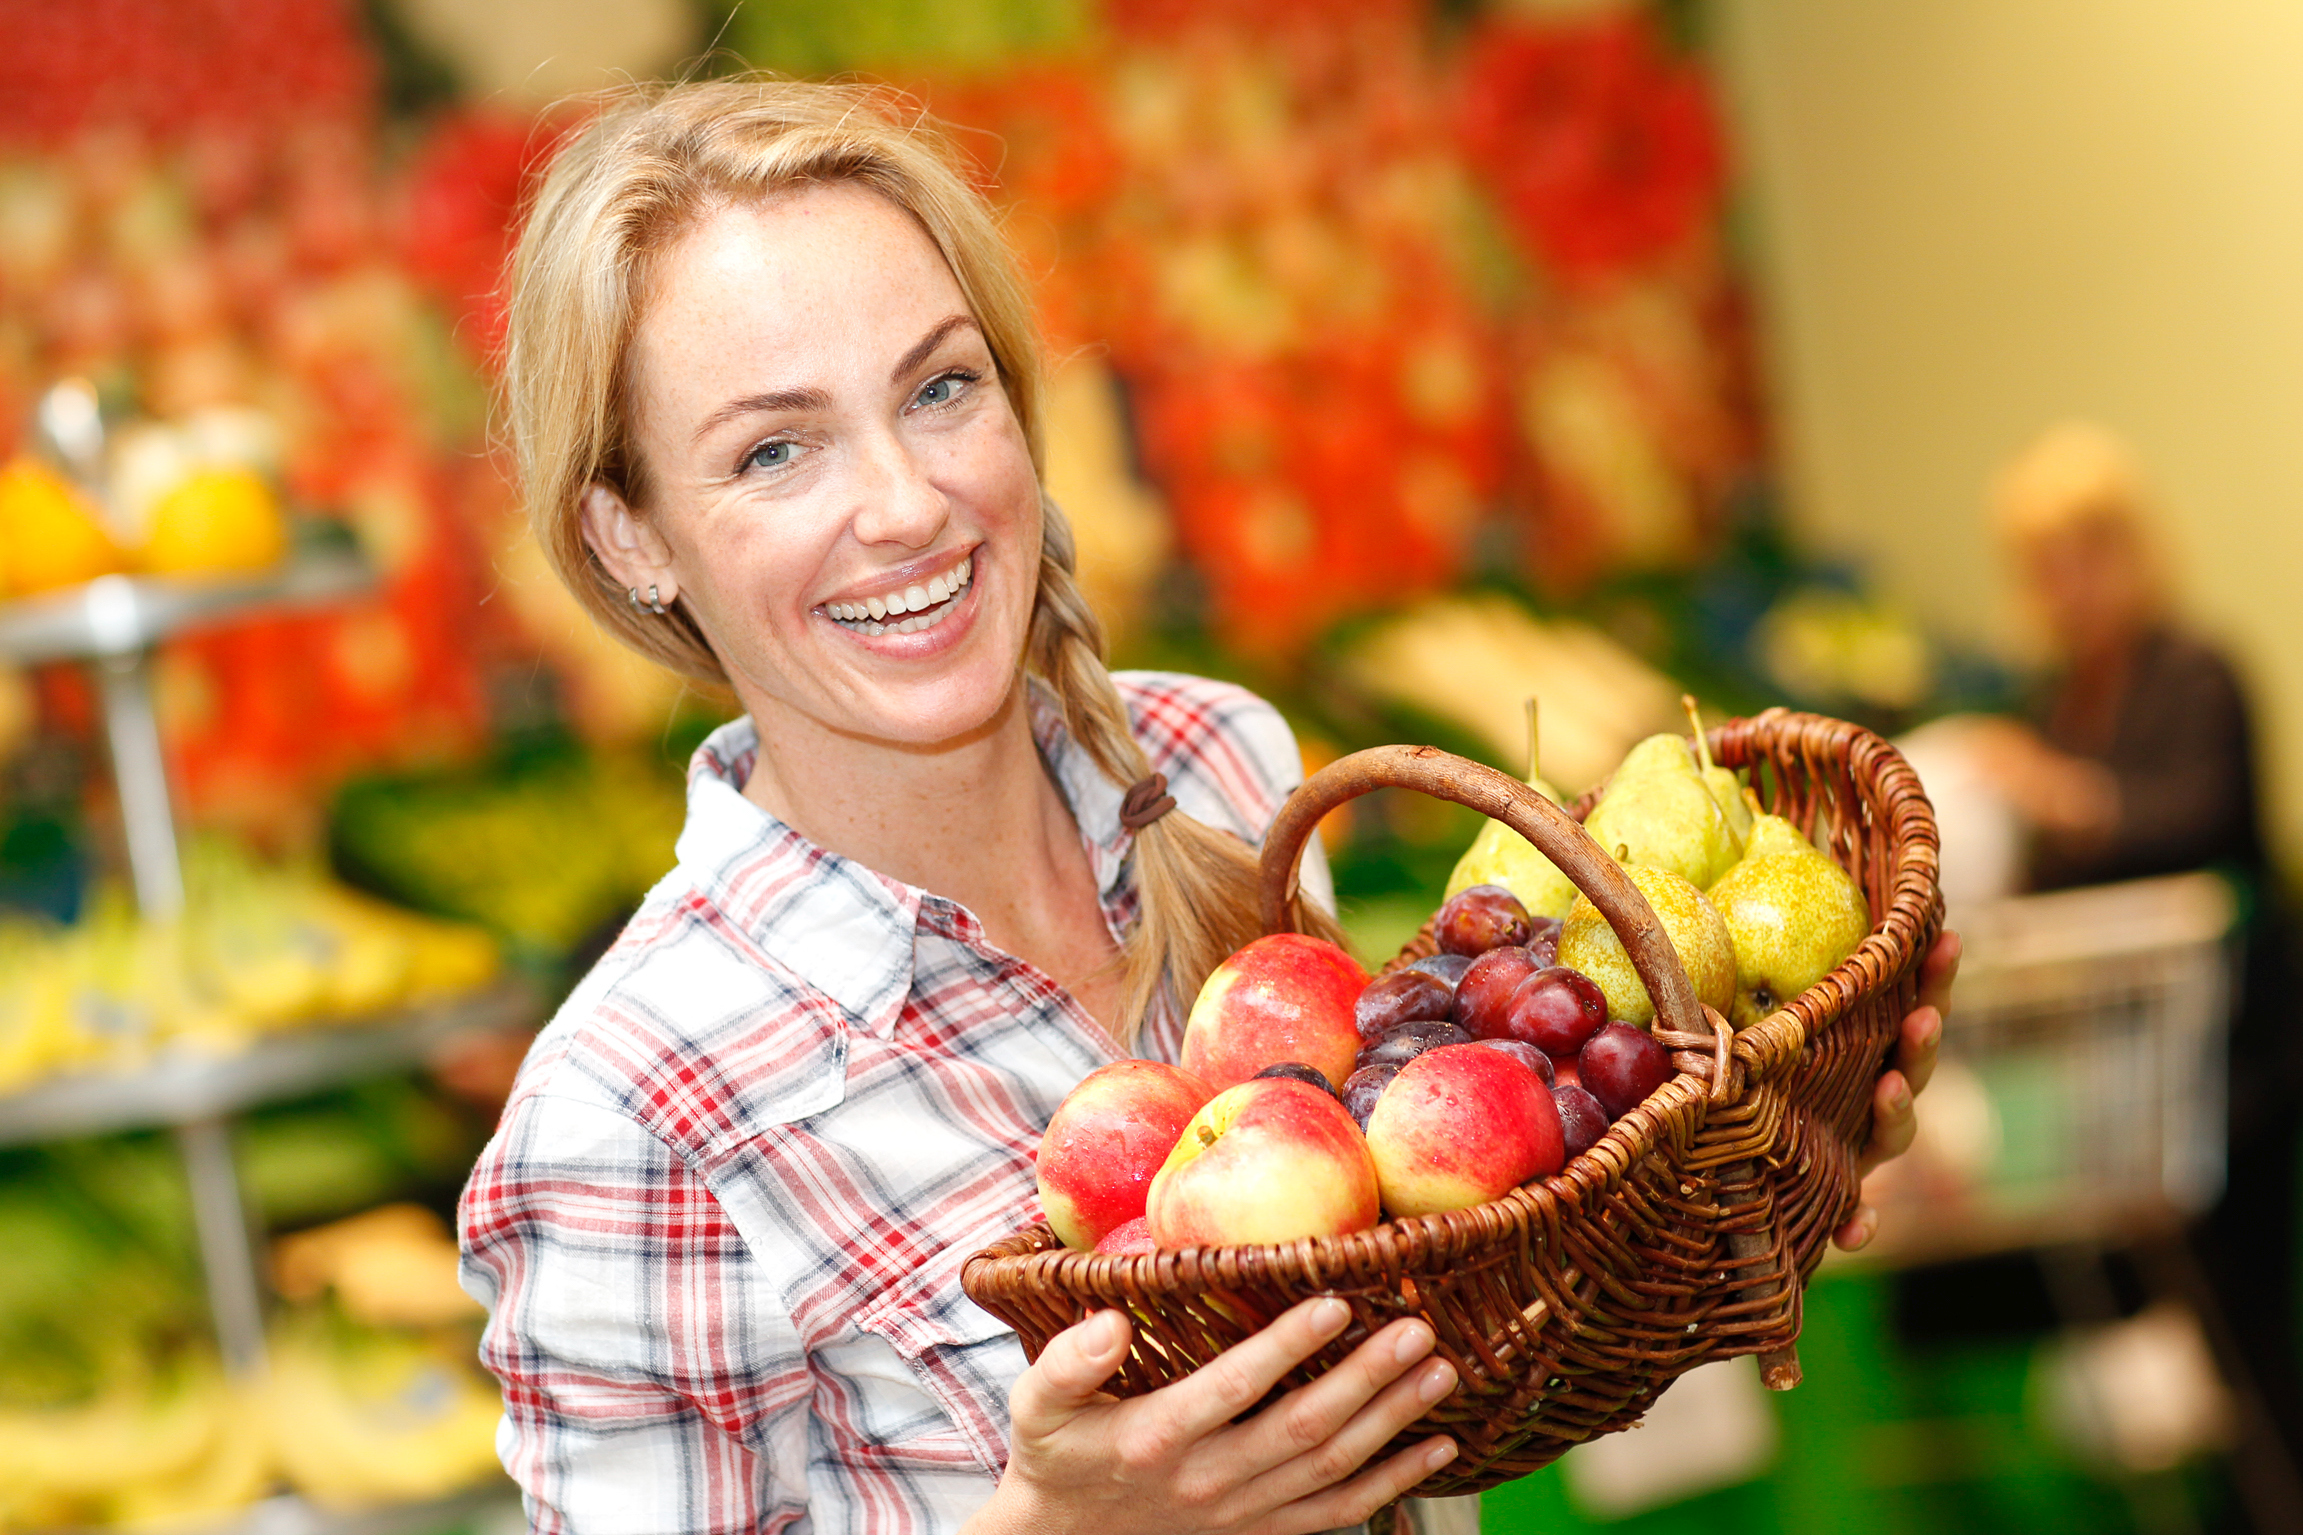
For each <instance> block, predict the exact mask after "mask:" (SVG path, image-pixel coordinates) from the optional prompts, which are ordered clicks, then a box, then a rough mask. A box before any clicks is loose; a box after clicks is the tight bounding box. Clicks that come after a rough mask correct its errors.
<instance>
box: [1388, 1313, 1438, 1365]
mask: <svg viewBox="0 0 2303 1535" xmlns="http://www.w3.org/2000/svg"><path fill="white" fill-rule="evenodd" d="M1431 1341H1432V1340H1431V1329H1430V1328H1428V1327H1425V1326H1424V1325H1422V1324H1421V1323H1418V1324H1416V1325H1415V1326H1413V1327H1403V1328H1401V1329H1400V1333H1399V1341H1398V1342H1397V1343H1394V1344H1393V1345H1392V1346H1391V1356H1392V1358H1394V1359H1396V1360H1398V1361H1399V1362H1400V1363H1401V1364H1407V1363H1409V1362H1411V1361H1413V1360H1417V1359H1421V1358H1422V1357H1423V1356H1424V1355H1426V1354H1428V1353H1430V1352H1431Z"/></svg>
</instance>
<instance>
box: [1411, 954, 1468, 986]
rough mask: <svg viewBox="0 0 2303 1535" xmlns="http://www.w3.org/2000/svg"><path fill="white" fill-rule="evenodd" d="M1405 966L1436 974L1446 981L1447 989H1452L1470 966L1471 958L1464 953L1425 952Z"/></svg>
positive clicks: (1424, 972)
mask: <svg viewBox="0 0 2303 1535" xmlns="http://www.w3.org/2000/svg"><path fill="white" fill-rule="evenodd" d="M1407 968H1408V969H1410V970H1417V971H1421V972H1422V973H1423V974H1425V975H1432V976H1437V977H1439V979H1441V980H1442V981H1445V982H1446V983H1447V989H1448V990H1449V991H1453V990H1455V985H1456V982H1458V981H1460V980H1462V979H1463V973H1464V972H1465V971H1466V970H1469V969H1470V968H1471V958H1470V956H1469V955H1464V954H1426V955H1425V956H1424V957H1423V958H1421V959H1419V960H1417V961H1415V962H1414V963H1413V964H1411V965H1409V966H1408V967H1407Z"/></svg>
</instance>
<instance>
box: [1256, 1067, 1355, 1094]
mask: <svg viewBox="0 0 2303 1535" xmlns="http://www.w3.org/2000/svg"><path fill="white" fill-rule="evenodd" d="M1256 1075H1257V1076H1259V1077H1286V1078H1288V1079H1289V1080H1291V1081H1295V1082H1309V1083H1310V1084H1311V1085H1312V1086H1314V1087H1316V1088H1318V1089H1319V1090H1320V1091H1321V1092H1323V1093H1325V1094H1327V1095H1328V1096H1329V1097H1330V1098H1333V1097H1334V1096H1335V1084H1334V1083H1333V1082H1330V1081H1329V1080H1328V1079H1327V1073H1326V1072H1324V1071H1322V1070H1320V1069H1319V1068H1318V1067H1317V1066H1306V1065H1305V1064H1304V1063H1303V1062H1301V1061H1275V1062H1273V1063H1272V1064H1271V1065H1269V1066H1266V1067H1265V1068H1264V1069H1263V1070H1261V1071H1259V1072H1257V1073H1256Z"/></svg>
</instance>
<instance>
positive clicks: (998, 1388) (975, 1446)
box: [855, 1244, 1024, 1476]
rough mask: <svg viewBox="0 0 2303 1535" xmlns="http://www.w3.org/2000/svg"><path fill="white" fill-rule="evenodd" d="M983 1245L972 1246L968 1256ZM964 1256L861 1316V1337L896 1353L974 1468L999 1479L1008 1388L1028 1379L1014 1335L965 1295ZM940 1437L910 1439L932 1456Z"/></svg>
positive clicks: (922, 1274) (920, 1274) (899, 1288)
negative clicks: (933, 1440)
mask: <svg viewBox="0 0 2303 1535" xmlns="http://www.w3.org/2000/svg"><path fill="white" fill-rule="evenodd" d="M977 1245H979V1244H967V1252H973V1251H975V1248H976V1246H977ZM964 1257H965V1253H961V1252H958V1251H956V1250H955V1251H953V1252H950V1253H947V1254H940V1255H939V1259H949V1260H952V1261H930V1262H928V1263H925V1264H922V1265H921V1266H920V1267H919V1268H918V1269H915V1270H914V1271H913V1273H912V1275H911V1277H909V1278H907V1279H906V1280H904V1281H903V1282H902V1283H901V1284H898V1285H895V1286H892V1287H891V1288H890V1289H888V1290H887V1291H886V1292H885V1293H883V1294H882V1295H881V1296H880V1297H879V1298H878V1299H876V1300H874V1301H873V1302H872V1303H871V1304H870V1305H868V1306H866V1307H865V1308H864V1309H863V1310H862V1311H861V1312H859V1313H857V1316H856V1319H855V1325H856V1327H857V1329H858V1330H859V1331H861V1332H864V1333H868V1334H870V1335H871V1336H872V1337H875V1338H878V1339H880V1340H881V1341H882V1342H884V1343H886V1344H887V1345H888V1347H889V1348H891V1349H893V1350H894V1351H895V1354H896V1357H897V1358H899V1359H900V1360H902V1361H903V1364H904V1367H905V1368H906V1369H907V1370H909V1371H910V1372H911V1375H912V1378H913V1379H914V1380H915V1381H916V1382H918V1384H919V1387H920V1389H921V1390H923V1391H925V1392H926V1393H927V1394H928V1396H929V1398H930V1399H931V1400H933V1401H934V1402H935V1404H936V1406H937V1407H939V1408H941V1409H942V1411H943V1414H944V1417H945V1418H946V1419H947V1420H948V1422H949V1431H950V1432H952V1433H956V1434H957V1435H958V1436H959V1440H960V1442H961V1443H963V1444H965V1445H966V1447H967V1449H968V1452H969V1453H970V1454H972V1455H973V1456H974V1457H975V1459H976V1462H977V1463H978V1464H979V1465H981V1466H982V1467H983V1469H984V1470H985V1471H986V1472H988V1473H990V1474H991V1475H993V1476H998V1475H999V1474H1000V1472H1001V1470H1002V1469H1003V1468H1004V1467H1005V1466H1006V1465H1007V1458H1008V1388H1009V1387H1010V1386H1012V1385H1014V1384H1015V1380H1016V1377H1017V1376H1019V1375H1021V1374H1022V1373H1023V1372H1024V1350H1023V1344H1022V1343H1021V1342H1020V1341H1019V1340H1018V1339H1017V1337H1016V1335H1015V1330H1014V1329H1013V1328H1011V1327H1009V1326H1008V1325H1007V1323H1005V1322H1003V1321H1001V1320H1000V1319H999V1318H998V1317H995V1316H993V1315H992V1314H991V1313H990V1312H988V1311H986V1310H984V1309H983V1308H982V1307H981V1306H978V1305H977V1304H976V1303H975V1302H974V1301H971V1300H969V1299H968V1297H967V1294H966V1292H965V1291H963V1290H962V1289H961V1288H960V1281H959V1262H958V1261H957V1260H959V1259H961V1258H964ZM939 1432H940V1431H939ZM933 1437H936V1435H935V1434H933V1433H931V1434H929V1435H923V1436H920V1437H919V1438H917V1439H907V1441H906V1444H907V1446H910V1445H919V1446H921V1447H922V1448H927V1447H928V1446H927V1441H928V1440H929V1439H931V1438H933Z"/></svg>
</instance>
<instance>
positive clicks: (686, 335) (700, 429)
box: [585, 184, 1040, 745]
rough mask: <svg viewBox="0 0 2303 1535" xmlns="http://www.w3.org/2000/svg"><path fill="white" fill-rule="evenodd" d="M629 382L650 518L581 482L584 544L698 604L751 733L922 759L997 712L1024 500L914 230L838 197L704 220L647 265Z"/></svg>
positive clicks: (893, 215) (1008, 652)
mask: <svg viewBox="0 0 2303 1535" xmlns="http://www.w3.org/2000/svg"><path fill="white" fill-rule="evenodd" d="M631 368H632V378H633V384H634V389H633V421H632V432H633V437H634V442H635V446H636V447H637V449H638V452H639V456H640V460H641V463H642V465H643V467H644V469H645V473H646V483H647V487H648V489H647V495H648V502H647V504H646V506H644V507H642V508H638V509H637V511H636V513H634V512H633V511H632V509H627V508H625V507H623V505H622V503H621V501H620V500H618V499H617V498H616V497H615V495H614V494H613V492H610V491H606V490H605V489H601V488H597V487H595V489H594V490H593V492H592V493H591V494H590V495H589V497H588V498H587V501H586V505H585V531H586V534H587V536H588V537H589V538H590V539H591V542H592V546H593V548H594V549H596V550H598V551H599V552H600V554H601V557H602V559H603V560H604V561H605V562H606V563H607V564H608V567H609V569H610V571H611V573H612V574H614V575H616V577H617V578H618V579H619V580H620V581H622V582H623V583H624V584H625V585H627V586H637V587H638V588H639V589H640V590H641V591H642V592H643V593H644V592H645V591H646V590H647V588H648V586H649V584H650V583H651V582H654V583H655V584H657V585H659V586H661V587H662V588H663V589H664V591H665V594H666V597H667V600H668V598H669V594H670V593H671V592H673V591H676V592H677V593H678V595H679V597H680V599H681V600H682V601H684V602H686V603H687V604H688V606H689V609H690V611H692V612H693V613H694V615H695V617H696V620H697V622H698V623H699V624H701V625H702V627H703V630H704V633H705V634H706V635H707V636H708V637H709V638H710V639H711V641H712V645H713V647H714V649H715V650H717V651H718V653H719V655H720V658H721V661H722V663H723V664H724V665H725V666H726V668H727V670H728V673H729V676H730V680H731V681H732V682H733V683H734V684H735V687H736V691H737V694H738V696H739V697H740V698H741V699H742V701H743V703H744V706H745V707H746V708H747V709H749V710H750V711H751V713H752V715H753V717H754V719H755V720H756V721H757V722H758V723H759V725H760V727H761V730H762V733H763V735H765V736H768V737H769V738H770V739H773V738H774V734H775V732H776V731H777V729H778V728H779V725H795V724H798V723H800V722H802V721H807V722H812V723H813V724H814V725H815V726H817V727H819V728H820V729H822V730H826V731H830V732H833V733H837V734H842V735H850V736H858V737H864V738H868V739H873V740H879V741H889V742H898V743H903V744H907V745H928V744H934V743H937V742H943V741H949V740H953V739H955V738H958V737H961V736H963V735H965V734H967V733H968V732H970V731H974V730H977V729H979V728H981V727H982V726H983V725H985V724H986V722H988V721H990V720H991V719H992V718H993V717H994V716H995V715H996V714H997V713H998V711H999V709H1000V707H1001V705H1002V704H1003V703H1004V702H1005V701H1006V700H1007V698H1008V697H1009V696H1010V695H1011V693H1012V692H1013V689H1014V687H1015V685H1016V681H1017V678H1018V676H1019V663H1020V659H1021V657H1022V654H1023V647H1024V640H1025V636H1026V632H1027V629H1028V626H1029V623H1030V618H1031V610H1032V600H1033V593H1034V591H1035V588H1036V584H1037V579H1038V570H1039V556H1040V509H1039V489H1038V483H1037V481H1036V479H1035V477H1034V475H1033V473H1032V465H1031V457H1030V453H1029V451H1028V449H1027V448H1026V446H1025V443H1024V436H1023V431H1022V428H1021V427H1020V426H1019V425H1018V424H1017V422H1016V418H1015V414H1014V412H1013V411H1012V410H1011V409H1010V408H1009V405H1008V400H1007V395H1006V393H1005V392H1004V391H1003V390H1002V389H1001V388H1000V381H999V378H998V375H997V373H996V372H995V370H994V368H993V363H992V356H991V352H990V350H989V348H988V347H987V346H986V345H985V342H984V338H983V335H982V333H981V332H980V331H979V330H978V329H977V327H976V323H975V321H974V319H973V318H972V317H971V316H970V314H969V311H968V306H967V303H966V301H965V300H964V299H963V298H962V297H961V294H960V289H959V284H958V283H957V282H956V281H954V280H953V277H952V274H951V271H950V269H949V268H948V267H946V266H945V264H944V261H943V258H942V256H941V255H940V254H939V253H938V251H937V250H936V248H935V246H934V245H933V244H932V243H931V242H930V241H929V239H928V237H927V235H926V234H925V233H924V232H923V231H922V230H921V229H920V227H919V226H918V225H917V224H916V223H914V222H913V221H912V219H911V218H910V217H909V216H908V215H906V214H904V213H903V212H901V211H899V210H898V209H897V208H896V207H895V206H894V205H892V204H890V203H888V202H886V201H884V200H882V199H881V198H879V197H878V196H876V195H874V194H873V193H870V192H868V191H865V190H863V189H861V188H858V187H853V186H846V185H839V184H833V185H827V186H818V187H810V188H806V189H802V190H797V191H793V192H789V193H784V194H779V195H778V196H776V197H773V198H771V199H768V200H766V201H764V202H758V203H749V204H744V205H740V206H735V207H730V208H726V209H723V210H721V211H720V212H718V213H715V214H713V215H711V216H710V217H709V218H708V219H706V220H705V221H704V222H703V223H702V224H701V225H699V226H698V227H697V228H696V229H694V230H693V231H692V232H690V233H689V234H688V235H687V236H686V238H684V239H683V240H682V241H681V242H680V244H679V245H678V246H677V247H676V248H675V249H673V250H672V251H670V252H668V253H667V254H666V256H665V258H664V260H663V261H662V263H661V265H660V266H659V268H658V275H657V278H656V283H655V286H654V290H653V293H652V294H651V296H650V301H649V303H648V307H647V309H646V311H645V312H644V314H643V316H642V318H641V321H640V325H639V329H638V331H637V333H636V335H635V337H634V340H633V346H632V355H631ZM652 572H661V574H653V573H652ZM667 576H668V577H669V579H668V580H667V579H665V577H667Z"/></svg>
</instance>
